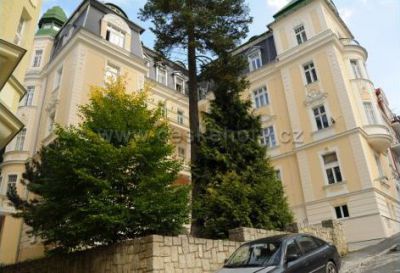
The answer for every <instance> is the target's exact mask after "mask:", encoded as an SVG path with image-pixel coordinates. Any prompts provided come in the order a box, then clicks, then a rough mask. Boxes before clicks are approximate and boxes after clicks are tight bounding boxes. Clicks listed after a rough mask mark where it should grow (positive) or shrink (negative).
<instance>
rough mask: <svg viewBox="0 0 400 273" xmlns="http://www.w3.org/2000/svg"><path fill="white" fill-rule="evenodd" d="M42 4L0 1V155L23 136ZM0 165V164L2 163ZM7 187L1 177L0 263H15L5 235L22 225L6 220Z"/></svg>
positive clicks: (12, 241)
mask: <svg viewBox="0 0 400 273" xmlns="http://www.w3.org/2000/svg"><path fill="white" fill-rule="evenodd" d="M41 3H42V1H41V0H18V1H10V0H0V26H1V27H0V150H1V151H0V154H1V157H2V158H3V156H4V154H3V153H4V148H5V146H6V145H7V144H8V143H9V142H10V141H11V140H12V139H13V138H14V137H15V136H16V135H17V134H18V133H19V134H18V136H22V135H23V130H24V129H23V127H24V123H23V120H22V119H21V118H20V117H19V116H18V115H17V114H16V112H17V109H18V106H19V103H20V100H21V99H22V98H23V97H24V95H25V93H26V90H25V88H24V85H23V83H24V77H25V72H26V69H27V67H28V64H29V61H30V56H31V48H32V44H33V36H34V33H35V29H36V25H37V20H38V17H39V13H40V8H41ZM1 161H2V160H1ZM11 186H13V184H11ZM6 187H7V185H5V182H4V180H3V174H2V173H1V174H0V263H8V262H13V261H15V259H14V254H12V253H15V250H16V244H17V242H16V240H15V238H14V236H8V235H5V233H4V232H3V231H5V232H7V231H10V230H14V227H15V226H16V225H19V224H20V223H22V222H21V221H20V220H16V219H13V218H10V217H8V216H7V215H8V213H9V212H8V211H7V208H6V207H7V204H8V200H7V198H6V197H5V190H6Z"/></svg>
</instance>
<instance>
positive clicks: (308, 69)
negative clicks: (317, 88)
mask: <svg viewBox="0 0 400 273" xmlns="http://www.w3.org/2000/svg"><path fill="white" fill-rule="evenodd" d="M303 68H304V75H305V76H306V81H307V84H310V83H313V82H316V81H317V80H318V77H317V71H316V70H315V66H314V63H313V62H310V63H308V64H305V65H303Z"/></svg>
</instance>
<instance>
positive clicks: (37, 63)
mask: <svg viewBox="0 0 400 273" xmlns="http://www.w3.org/2000/svg"><path fill="white" fill-rule="evenodd" d="M42 55H43V50H42V49H37V50H35V56H34V57H33V64H32V66H33V67H39V66H40V63H41V62H42Z"/></svg>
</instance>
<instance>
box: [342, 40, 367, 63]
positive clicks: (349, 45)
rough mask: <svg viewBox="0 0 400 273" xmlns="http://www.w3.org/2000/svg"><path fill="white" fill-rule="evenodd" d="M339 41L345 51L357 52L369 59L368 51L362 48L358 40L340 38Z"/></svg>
mask: <svg viewBox="0 0 400 273" xmlns="http://www.w3.org/2000/svg"><path fill="white" fill-rule="evenodd" d="M339 40H340V42H341V43H342V45H343V46H344V48H345V49H349V50H356V51H358V52H359V53H361V54H362V55H364V58H365V59H366V58H367V57H368V53H367V50H366V49H365V48H364V47H362V46H361V45H360V43H359V42H358V41H357V40H355V39H352V38H339Z"/></svg>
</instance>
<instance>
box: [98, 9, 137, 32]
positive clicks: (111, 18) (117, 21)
mask: <svg viewBox="0 0 400 273" xmlns="http://www.w3.org/2000/svg"><path fill="white" fill-rule="evenodd" d="M102 21H103V22H106V23H110V24H111V25H113V26H116V27H118V28H119V29H121V30H122V31H125V32H126V33H127V34H130V32H131V29H130V28H129V26H128V24H127V23H126V22H125V21H124V20H123V19H122V18H120V17H119V16H117V15H115V14H112V13H109V14H106V15H104V17H103V19H102Z"/></svg>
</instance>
